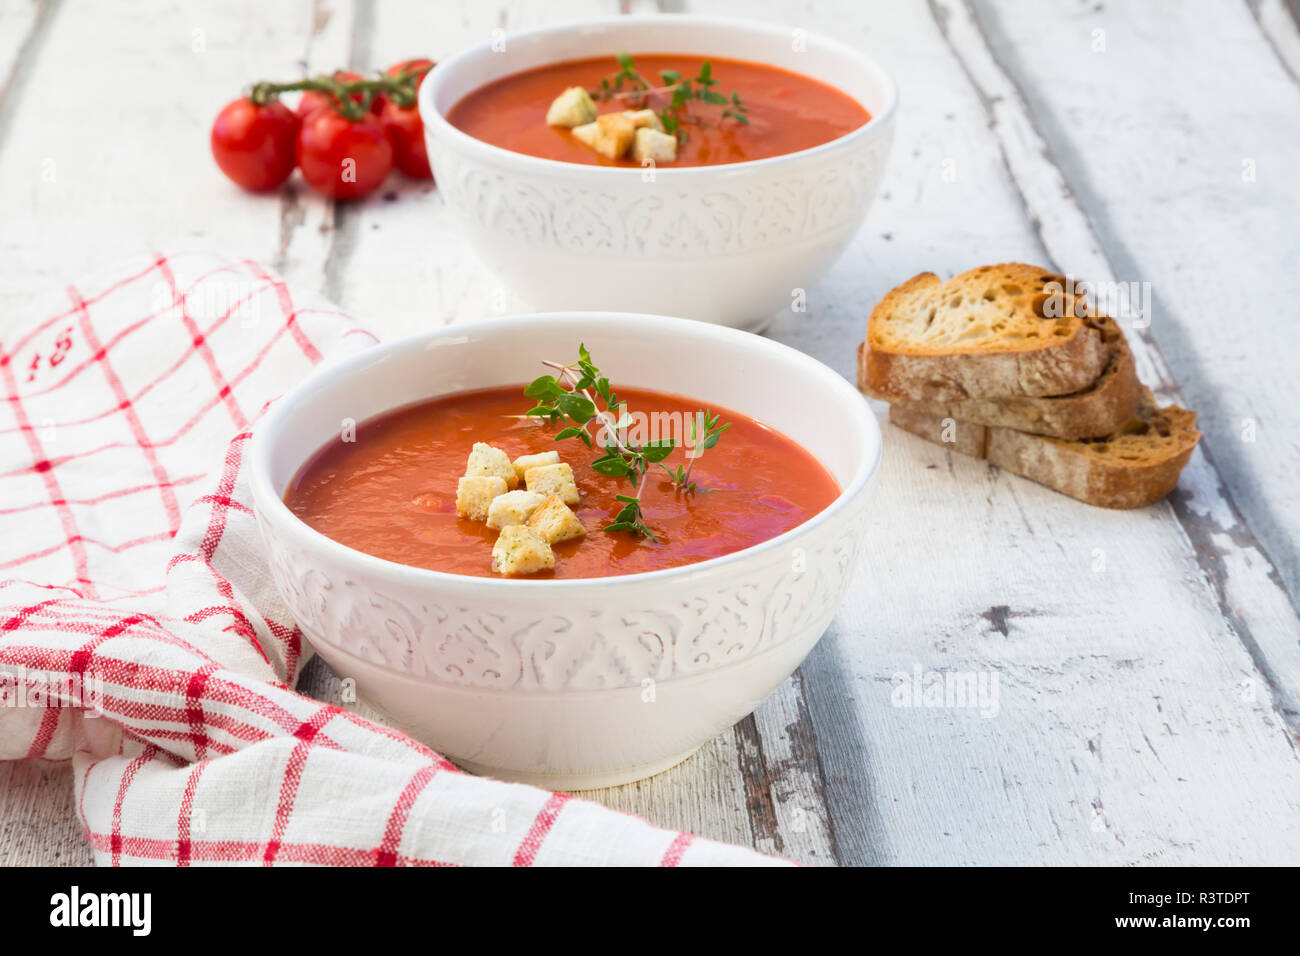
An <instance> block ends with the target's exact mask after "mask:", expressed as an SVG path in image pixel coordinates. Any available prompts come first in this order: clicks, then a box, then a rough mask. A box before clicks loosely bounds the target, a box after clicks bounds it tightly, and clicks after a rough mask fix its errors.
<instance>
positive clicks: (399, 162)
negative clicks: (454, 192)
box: [379, 100, 433, 179]
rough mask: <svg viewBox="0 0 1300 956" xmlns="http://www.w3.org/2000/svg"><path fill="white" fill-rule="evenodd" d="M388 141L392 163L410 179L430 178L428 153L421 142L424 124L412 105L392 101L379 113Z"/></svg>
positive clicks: (431, 176)
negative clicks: (404, 105) (402, 104)
mask: <svg viewBox="0 0 1300 956" xmlns="http://www.w3.org/2000/svg"><path fill="white" fill-rule="evenodd" d="M379 122H380V123H381V124H382V125H383V127H384V133H385V134H386V135H387V136H388V142H389V143H391V144H392V146H393V165H394V166H396V167H397V168H398V169H400V170H401V171H402V172H404V173H405V174H406V175H408V176H410V177H411V178H412V179H432V178H433V170H432V169H430V168H429V154H428V152H427V151H426V148H425V145H424V123H422V122H421V121H420V111H419V110H418V109H416V108H415V107H414V106H407V107H402V106H398V105H397V104H396V103H394V102H393V101H392V100H389V101H388V102H387V103H385V104H384V111H383V112H382V113H380V114H379Z"/></svg>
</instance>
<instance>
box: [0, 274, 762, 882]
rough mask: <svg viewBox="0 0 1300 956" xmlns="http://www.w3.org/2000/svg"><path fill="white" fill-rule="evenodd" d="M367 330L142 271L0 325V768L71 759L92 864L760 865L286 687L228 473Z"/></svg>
mask: <svg viewBox="0 0 1300 956" xmlns="http://www.w3.org/2000/svg"><path fill="white" fill-rule="evenodd" d="M373 341H374V338H373V336H371V335H370V334H369V333H367V332H365V331H363V330H361V329H359V328H357V327H355V326H354V325H352V324H351V323H350V322H349V320H348V319H347V318H346V317H345V316H344V315H342V314H341V313H340V312H338V311H337V310H336V309H334V308H331V307H330V306H328V305H327V304H325V303H322V302H319V301H315V300H313V299H311V298H310V297H304V296H299V295H298V294H297V293H295V292H292V291H291V290H290V289H288V288H287V287H286V286H285V284H284V283H283V282H282V281H281V280H280V279H278V278H277V277H275V276H274V275H271V274H269V273H268V272H267V271H266V270H265V269H263V268H261V267H260V266H258V265H257V264H256V263H253V262H247V261H245V262H238V261H232V260H227V259H220V258H216V257H212V256H192V255H191V256H161V255H158V256H152V255H151V256H148V257H144V258H141V259H138V260H136V261H134V262H132V263H128V264H126V265H124V266H123V267H121V268H119V269H117V270H114V272H113V273H111V274H105V275H101V276H97V277H94V278H91V279H88V280H86V281H84V282H80V283H78V284H77V285H75V286H69V287H68V288H67V289H66V290H64V291H63V292H62V293H60V294H58V295H56V296H54V297H53V298H52V299H50V300H49V301H47V302H44V303H41V304H39V305H38V307H37V309H36V311H35V313H34V315H33V316H32V317H31V318H30V320H27V321H20V322H18V323H7V324H6V325H5V326H3V327H0V391H2V392H3V396H4V402H3V403H2V404H0V759H8V760H21V759H27V758H41V757H44V758H50V759H59V760H63V759H68V758H71V759H72V761H73V768H74V777H75V781H76V791H77V792H76V800H77V807H78V812H79V814H80V816H81V821H82V824H83V825H84V827H85V831H86V836H87V839H89V840H90V843H91V845H92V847H93V848H94V853H95V857H96V859H97V860H98V861H99V862H101V863H106V864H109V863H111V864H113V865H118V864H128V863H174V864H178V865H187V864H192V863H231V862H238V863H266V864H271V863H316V864H363V865H370V864H381V865H382V864H396V863H403V864H429V865H438V864H489V865H493V864H511V863H513V864H515V865H521V866H528V865H531V864H548V863H550V864H584V863H618V864H663V865H669V866H670V865H674V864H679V863H682V864H685V863H698V864H711V863H759V862H773V861H770V860H768V859H767V858H765V857H761V856H759V855H757V854H755V853H752V852H750V851H748V850H743V849H740V848H738V847H731V846H726V845H724V844H719V843H713V842H710V841H707V840H701V839H695V838H692V837H691V836H690V835H689V834H684V833H672V832H666V831H663V830H659V829H656V828H655V827H652V826H650V825H649V824H648V823H646V822H644V821H642V820H639V819H636V818H635V817H631V816H627V815H625V814H621V813H616V812H614V811H611V810H608V809H605V808H603V807H601V806H598V805H596V804H593V803H588V802H585V801H583V800H578V799H568V798H566V797H564V796H562V795H559V794H552V793H547V792H545V791H542V790H537V789H535V788H532V787H526V786H519V785H514V784H505V783H500V782H497V781H492V780H485V779H481V778H477V777H472V776H469V775H468V774H463V773H460V772H458V771H457V770H456V769H455V768H454V767H452V766H451V765H450V764H449V763H447V761H446V760H444V759H442V758H441V757H440V756H438V755H437V754H436V753H433V752H432V751H430V750H429V749H428V748H426V747H424V746H422V745H421V744H419V743H417V742H416V741H414V740H411V739H410V738H408V737H406V736H404V735H402V734H400V733H397V732H395V731H393V730H391V729H389V728H386V727H383V726H380V725H378V724H375V723H372V722H369V721H367V720H364V719H362V718H360V717H358V716H357V715H355V714H353V713H350V712H349V711H348V710H347V709H345V708H341V707H336V706H331V705H327V704H324V703H322V702H320V701H317V700H312V699H311V698H308V697H304V696H302V695H300V694H297V693H295V692H294V691H293V690H291V687H292V686H293V684H294V681H295V680H296V678H297V675H298V674H299V672H300V670H301V668H302V665H303V663H304V662H305V660H306V659H307V658H308V656H309V655H310V653H311V651H310V648H309V647H308V646H306V645H305V644H304V643H303V640H302V635H301V634H300V633H299V631H298V629H297V628H296V627H295V626H294V623H293V620H292V619H291V618H290V616H289V614H288V612H287V611H286V609H285V607H284V606H283V604H282V603H281V602H280V600H279V597H278V596H277V595H276V593H275V589H274V587H273V585H272V584H271V582H270V575H269V574H268V573H267V568H266V564H265V562H264V561H263V558H262V552H261V543H260V541H259V538H258V533H257V528H256V525H255V524H254V520H253V516H252V512H251V510H250V501H251V499H250V497H249V494H248V489H247V487H246V484H245V480H244V475H243V458H244V452H245V448H246V444H247V441H248V437H249V432H250V428H251V427H252V425H253V423H254V422H255V421H256V419H257V417H258V415H259V414H260V413H261V411H262V410H263V409H264V408H265V406H266V404H267V403H268V402H269V401H271V400H272V399H274V398H275V397H276V396H277V395H279V394H280V393H281V392H283V391H284V390H285V389H286V388H288V387H289V386H290V385H292V384H293V383H294V382H296V381H297V380H299V379H300V378H302V376H303V375H305V374H306V373H307V371H308V370H309V369H310V368H311V367H312V366H313V365H315V364H316V363H317V362H320V361H321V360H322V358H323V357H324V356H327V355H334V354H337V353H340V352H343V351H351V350H353V349H358V348H364V347H366V346H368V345H369V344H370V343H372V342H373Z"/></svg>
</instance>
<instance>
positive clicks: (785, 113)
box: [447, 53, 871, 167]
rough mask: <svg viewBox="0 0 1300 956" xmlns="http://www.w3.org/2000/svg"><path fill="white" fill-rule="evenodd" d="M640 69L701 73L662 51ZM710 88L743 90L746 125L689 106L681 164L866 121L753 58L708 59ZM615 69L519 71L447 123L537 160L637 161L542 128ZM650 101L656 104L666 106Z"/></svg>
mask: <svg viewBox="0 0 1300 956" xmlns="http://www.w3.org/2000/svg"><path fill="white" fill-rule="evenodd" d="M635 60H636V69H637V71H638V72H639V73H640V74H641V75H642V76H644V77H647V78H649V79H650V81H652V82H653V81H657V80H658V78H659V75H660V71H662V70H674V71H676V72H678V73H680V74H681V75H682V76H683V77H687V78H690V77H694V76H696V75H697V74H698V73H699V69H700V64H701V63H702V62H703V60H704V58H703V57H699V56H686V55H674V54H667V53H655V54H646V53H638V54H636V57H635ZM708 60H709V63H710V64H711V65H712V73H713V78H714V79H716V80H717V83H718V85H717V86H716V87H715V89H716V90H717V91H718V92H720V93H722V94H724V95H727V96H730V94H731V93H732V91H735V92H737V93H739V94H740V96H741V98H742V100H743V102H744V104H745V106H746V107H747V108H748V111H749V112H748V117H749V124H748V125H744V124H741V123H737V122H736V121H734V120H729V119H722V118H721V116H720V110H719V109H718V108H716V107H713V106H708V105H704V104H699V103H692V104H690V106H689V113H690V115H691V116H692V117H694V118H696V119H698V120H699V122H690V121H688V122H685V123H683V124H682V127H681V128H682V130H683V132H684V133H685V140H684V141H683V142H681V143H680V144H679V146H678V149H677V159H676V160H675V161H674V162H673V163H672V166H673V167H678V166H717V165H720V164H723V163H741V162H745V161H747V160H752V159H766V158H767V157H769V156H784V155H785V154H786V153H793V152H796V151H798V150H801V149H809V148H811V147H813V146H820V145H821V144H822V143H828V142H830V141H831V140H833V139H837V138H839V137H840V136H843V135H844V134H845V133H849V132H852V131H853V130H855V129H857V128H858V127H859V126H862V125H863V124H864V123H866V122H867V121H868V120H870V119H871V114H869V113H868V112H867V111H866V110H865V109H864V108H863V107H862V105H861V104H860V103H858V101H857V100H855V99H853V98H852V97H851V96H848V95H847V94H845V93H842V92H841V91H839V90H837V89H835V88H834V87H832V86H828V85H826V84H825V83H822V82H820V81H818V80H814V79H812V78H810V77H807V76H802V75H800V74H798V73H792V72H790V71H788V70H783V69H780V68H779V67H775V66H767V65H766V64H763V63H751V62H748V61H745V60H728V59H722V58H719V57H709V58H708ZM616 69H617V63H616V61H615V59H614V57H612V56H608V57H598V58H593V59H589V60H570V61H566V62H563V63H552V64H549V65H547V66H542V67H537V68H535V69H531V70H525V71H524V72H522V73H515V74H512V75H510V76H506V77H502V78H501V79H499V80H495V81H493V82H492V83H489V84H487V85H486V86H483V87H481V88H480V89H477V90H475V91H474V92H472V93H470V94H469V95H467V96H465V97H464V98H463V99H462V100H460V102H458V103H456V104H455V105H454V106H453V107H452V108H451V110H450V111H449V112H448V113H447V120H448V122H450V123H451V124H452V125H453V126H455V127H456V128H457V129H460V130H462V131H464V132H466V133H468V134H469V135H470V136H473V137H474V138H475V139H480V140H482V141H483V142H485V143H491V144H492V145H493V146H500V147H502V148H503V149H508V150H512V151H513V152H516V153H527V154H528V155H529V156H539V157H541V158H543V159H558V160H561V161H563V162H569V163H587V164H591V165H603V166H636V165H637V163H636V162H635V161H634V160H632V159H630V158H623V159H616V160H612V159H606V158H604V157H602V156H600V155H598V154H597V153H595V152H593V151H592V150H591V149H589V148H588V147H586V146H584V145H583V144H582V143H580V142H578V141H577V140H576V139H575V138H574V137H573V136H572V134H571V133H570V131H569V130H568V129H564V128H562V127H553V126H548V125H547V124H546V120H545V117H546V111H547V107H549V106H550V105H551V102H552V101H553V100H554V99H555V98H556V97H557V96H558V95H559V94H560V93H562V92H563V91H564V90H565V89H567V88H568V87H572V86H581V87H585V88H586V89H587V90H589V91H591V92H592V93H593V95H596V92H597V91H598V90H599V87H600V81H601V79H602V78H604V77H608V76H609V75H610V74H611V72H612V71H614V70H616ZM628 105H629V104H628V103H626V102H624V101H621V100H617V99H615V100H601V99H600V98H599V96H597V109H598V110H599V112H601V113H606V112H615V111H619V110H623V109H626V108H628ZM650 105H651V106H654V107H656V108H657V107H658V106H661V105H663V104H662V103H655V102H654V101H653V100H652V101H651V103H650Z"/></svg>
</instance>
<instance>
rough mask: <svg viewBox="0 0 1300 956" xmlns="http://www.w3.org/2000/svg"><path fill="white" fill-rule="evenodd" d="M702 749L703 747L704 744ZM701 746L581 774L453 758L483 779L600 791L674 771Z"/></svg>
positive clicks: (550, 787) (462, 766) (456, 762)
mask: <svg viewBox="0 0 1300 956" xmlns="http://www.w3.org/2000/svg"><path fill="white" fill-rule="evenodd" d="M701 746H703V745H701ZM699 749H700V748H699V747H692V748H691V749H690V750H687V751H686V752H685V753H679V754H674V755H673V756H671V757H665V758H664V759H663V760H656V761H654V762H653V763H647V764H642V765H641V766H639V767H628V768H627V769H625V770H596V771H591V772H579V773H547V772H544V771H538V772H533V771H527V770H510V769H507V768H505V767H489V766H487V765H485V764H479V763H475V762H474V761H472V760H459V759H457V758H455V757H452V758H450V759H451V760H452V762H453V763H455V764H456V766H458V767H460V768H461V769H462V770H466V771H468V772H469V773H472V774H475V775H477V776H480V777H493V778H495V779H497V780H506V781H509V782H510V783H527V784H530V785H532V786H534V787H544V788H545V789H547V790H599V789H601V788H603V787H618V786H621V785H622V784H625V783H634V782H636V781H637V780H644V779H646V778H647V777H653V776H655V775H656V774H660V773H663V772H664V771H666V770H671V769H672V768H673V767H676V766H677V765H678V764H679V763H682V762H683V761H685V760H686V759H688V758H689V757H692V756H694V754H695V753H696V751H698V750H699Z"/></svg>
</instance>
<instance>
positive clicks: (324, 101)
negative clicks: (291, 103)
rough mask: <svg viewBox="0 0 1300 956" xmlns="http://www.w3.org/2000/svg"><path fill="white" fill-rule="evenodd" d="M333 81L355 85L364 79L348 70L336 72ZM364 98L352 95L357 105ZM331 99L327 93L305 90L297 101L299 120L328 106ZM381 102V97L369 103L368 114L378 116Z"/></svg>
mask: <svg viewBox="0 0 1300 956" xmlns="http://www.w3.org/2000/svg"><path fill="white" fill-rule="evenodd" d="M334 79H336V80H338V81H339V82H340V83H355V82H356V81H357V80H364V79H365V77H364V76H361V75H360V74H359V73H353V72H352V71H350V70H338V71H336V72H335V74H334ZM364 98H365V97H363V96H362V95H361V94H360V93H353V94H352V99H353V100H354V101H355V102H357V103H360V102H361V101H362V100H363V99H364ZM332 99H333V97H331V96H330V95H329V94H327V93H318V92H316V91H315V90H307V91H306V92H304V93H303V94H302V99H300V100H299V101H298V109H297V113H298V118H299V119H301V120H305V119H307V117H308V116H311V114H312V113H315V112H316V111H317V110H318V109H320V108H321V107H322V106H329V105H330V101H331V100H332ZM383 101H384V98H383V96H382V95H379V96H376V97H375V98H374V99H372V100H371V101H370V112H372V113H374V114H375V115H376V116H378V115H379V111H380V110H381V109H383V107H384V102H383Z"/></svg>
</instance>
